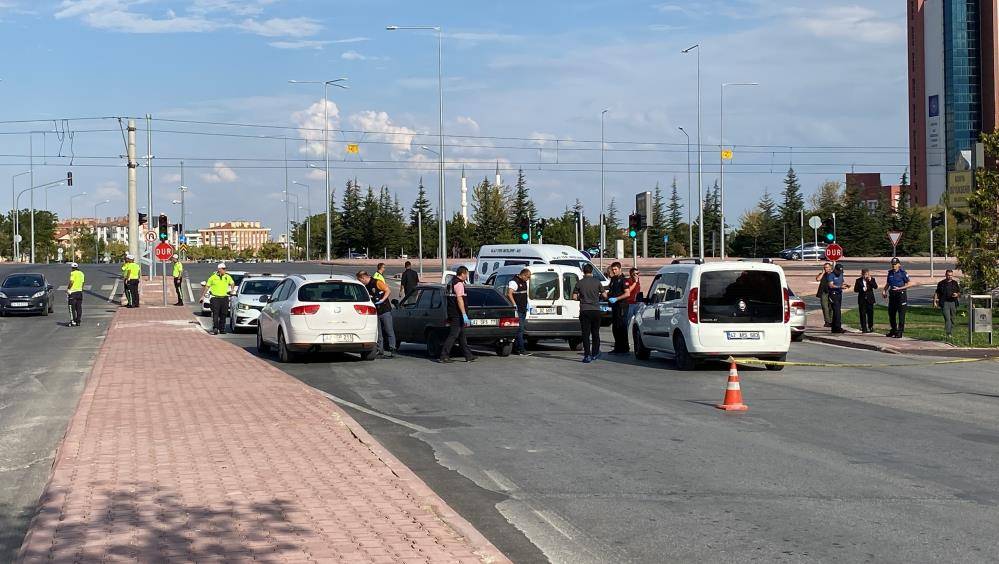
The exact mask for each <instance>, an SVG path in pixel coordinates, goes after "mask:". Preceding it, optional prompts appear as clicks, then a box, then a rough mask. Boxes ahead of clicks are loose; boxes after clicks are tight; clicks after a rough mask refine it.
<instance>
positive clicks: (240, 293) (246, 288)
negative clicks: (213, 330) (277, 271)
mask: <svg viewBox="0 0 999 564" xmlns="http://www.w3.org/2000/svg"><path fill="white" fill-rule="evenodd" d="M282 280H284V275H271V274H263V275H259V276H257V275H253V274H250V275H247V276H246V277H245V278H243V281H242V282H241V283H240V284H239V287H238V289H237V290H236V294H235V295H234V296H232V297H231V298H229V324H230V325H231V326H232V330H233V332H237V331H239V330H240V329H253V328H255V327H256V326H257V320H258V318H259V317H260V310H262V309H264V302H263V301H262V298H264V297H266V296H270V295H272V294H273V293H274V289H275V288H277V285H278V284H280V283H281V281H282Z"/></svg>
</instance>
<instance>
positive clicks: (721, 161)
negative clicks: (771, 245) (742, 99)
mask: <svg viewBox="0 0 999 564" xmlns="http://www.w3.org/2000/svg"><path fill="white" fill-rule="evenodd" d="M759 85H760V83H758V82H723V83H722V85H721V99H720V100H719V104H720V110H721V111H720V112H719V113H720V114H721V115H720V119H719V124H720V125H719V129H720V133H719V135H718V145H719V149H718V194H719V196H718V208H719V209H718V211H719V215H720V216H721V226H720V227H719V230H720V231H721V258H722V260H725V87H726V86H759Z"/></svg>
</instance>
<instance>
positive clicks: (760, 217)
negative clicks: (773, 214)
mask: <svg viewBox="0 0 999 564" xmlns="http://www.w3.org/2000/svg"><path fill="white" fill-rule="evenodd" d="M767 229H768V227H767V219H766V217H765V214H764V213H763V211H762V210H761V209H760V208H759V206H757V207H756V208H755V209H751V210H747V211H746V212H745V213H743V214H742V217H741V218H739V228H738V229H737V230H736V231H735V233H733V236H732V243H731V246H732V252H733V253H734V254H736V255H738V256H743V257H745V256H749V257H753V258H756V257H759V256H760V249H759V243H760V239H761V238H762V237H764V235H765V234H766V232H767ZM764 254H765V253H764Z"/></svg>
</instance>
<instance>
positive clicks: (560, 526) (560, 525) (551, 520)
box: [532, 509, 572, 540]
mask: <svg viewBox="0 0 999 564" xmlns="http://www.w3.org/2000/svg"><path fill="white" fill-rule="evenodd" d="M532 511H533V512H534V514H535V515H537V516H538V517H540V518H541V520H542V521H544V522H545V523H548V524H549V525H550V526H551V528H553V529H555V530H556V531H558V532H559V533H560V534H561V535H562V536H563V537H565V538H567V539H569V540H572V534H570V533H569V531H567V530H566V529H568V528H572V526H571V525H569V524H568V523H566V522H565V520H564V519H562V518H561V517H559V516H557V515H555V514H554V513H552V512H550V511H539V510H537V509H532Z"/></svg>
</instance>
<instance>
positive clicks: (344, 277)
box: [289, 274, 360, 284]
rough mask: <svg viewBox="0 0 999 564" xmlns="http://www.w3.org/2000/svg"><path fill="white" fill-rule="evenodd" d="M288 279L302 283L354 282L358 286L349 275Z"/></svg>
mask: <svg viewBox="0 0 999 564" xmlns="http://www.w3.org/2000/svg"><path fill="white" fill-rule="evenodd" d="M289 278H299V279H301V280H302V281H304V282H327V281H329V282H354V283H356V284H360V282H358V281H357V278H354V277H353V276H351V275H349V274H333V275H330V274H292V275H291V276H289Z"/></svg>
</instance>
